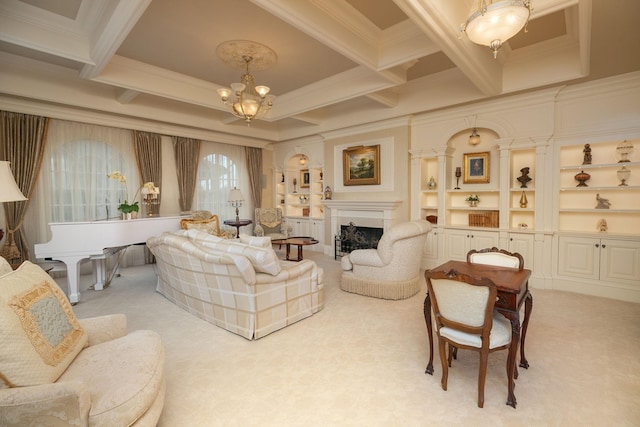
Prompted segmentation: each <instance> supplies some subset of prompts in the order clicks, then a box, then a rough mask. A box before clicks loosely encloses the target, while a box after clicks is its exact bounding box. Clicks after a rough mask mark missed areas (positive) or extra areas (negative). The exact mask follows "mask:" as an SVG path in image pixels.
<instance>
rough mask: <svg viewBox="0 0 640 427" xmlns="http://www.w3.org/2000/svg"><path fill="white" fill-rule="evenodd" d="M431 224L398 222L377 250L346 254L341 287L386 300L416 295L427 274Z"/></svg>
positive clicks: (342, 261) (388, 231)
mask: <svg viewBox="0 0 640 427" xmlns="http://www.w3.org/2000/svg"><path fill="white" fill-rule="evenodd" d="M429 231H431V224H429V223H428V222H427V221H424V220H416V221H410V222H404V223H401V224H396V225H394V226H392V227H391V228H389V229H388V230H387V231H385V232H384V234H383V235H382V237H381V238H380V241H379V242H378V248H377V249H357V250H355V251H353V252H351V253H350V254H348V255H346V256H344V257H342V260H341V263H342V269H343V270H344V271H343V272H342V280H341V283H340V288H341V289H342V290H344V291H347V292H353V293H356V294H360V295H366V296H371V297H375V298H384V299H393V300H397V299H404V298H409V297H410V296H412V295H415V294H416V293H417V292H418V291H419V290H420V286H421V284H422V283H424V279H423V277H422V276H421V275H420V264H421V261H422V255H423V252H424V247H425V243H426V240H427V234H428V233H429Z"/></svg>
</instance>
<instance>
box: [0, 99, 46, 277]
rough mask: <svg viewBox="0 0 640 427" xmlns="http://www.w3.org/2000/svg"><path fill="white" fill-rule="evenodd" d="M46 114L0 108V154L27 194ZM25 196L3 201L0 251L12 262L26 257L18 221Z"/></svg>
mask: <svg viewBox="0 0 640 427" xmlns="http://www.w3.org/2000/svg"><path fill="white" fill-rule="evenodd" d="M48 126H49V118H47V117H41V116H33V115H29V114H21V113H13V112H9V111H0V128H1V129H0V158H1V159H2V160H6V161H9V162H11V169H12V171H13V176H14V178H15V180H16V183H17V184H18V187H19V188H20V191H22V194H24V195H25V197H27V199H30V198H31V195H32V194H33V191H34V189H35V187H36V181H37V179H38V176H39V174H40V167H41V166H42V158H43V156H44V148H45V145H46V142H47V128H48ZM28 205H29V200H26V201H21V202H6V203H4V212H5V217H6V220H7V239H6V241H5V245H4V247H3V248H2V250H1V251H0V255H2V256H3V257H4V258H6V259H8V260H9V262H11V263H12V264H14V265H19V264H21V263H22V262H23V261H25V260H29V259H30V258H31V257H30V254H29V246H28V244H27V241H26V238H25V235H24V233H23V232H22V221H23V219H24V214H25V212H26V211H27V207H28Z"/></svg>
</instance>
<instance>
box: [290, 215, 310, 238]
mask: <svg viewBox="0 0 640 427" xmlns="http://www.w3.org/2000/svg"><path fill="white" fill-rule="evenodd" d="M288 224H289V225H290V226H291V237H308V236H309V221H308V220H306V219H291V220H289V222H288Z"/></svg>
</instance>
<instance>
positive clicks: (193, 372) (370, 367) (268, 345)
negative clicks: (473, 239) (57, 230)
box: [57, 251, 640, 427]
mask: <svg viewBox="0 0 640 427" xmlns="http://www.w3.org/2000/svg"><path fill="white" fill-rule="evenodd" d="M305 255H306V256H307V257H308V258H310V259H313V260H314V261H316V262H317V263H318V264H319V265H320V266H321V267H323V268H324V269H325V308H324V309H323V310H322V311H320V312H319V313H317V314H315V315H313V316H312V317H310V318H307V319H304V320H302V321H300V322H298V323H296V324H294V325H292V326H289V327H287V328H284V329H281V330H280V331H277V332H275V333H272V334H270V335H268V336H266V337H264V338H262V339H260V340H257V341H248V340H246V339H244V338H242V337H240V336H237V335H235V334H233V333H231V332H228V331H226V330H223V329H221V328H218V327H216V326H214V325H211V324H209V323H207V322H205V321H203V320H200V319H199V318H196V317H195V316H192V315H191V314H189V313H187V312H185V311H183V310H181V309H180V308H178V307H176V306H175V305H173V304H172V303H170V302H169V301H167V300H166V299H165V298H164V297H162V296H161V295H160V294H158V293H156V292H155V282H156V275H155V265H147V266H142V267H131V268H127V269H123V270H122V271H121V277H118V278H115V279H114V280H113V282H112V283H111V286H109V287H108V288H107V289H105V290H103V291H91V290H86V289H87V288H88V287H89V286H90V280H91V276H83V277H82V280H81V290H83V292H82V297H81V302H80V303H79V304H77V305H76V306H75V307H74V310H75V312H76V314H77V315H78V317H91V316H97V315H103V314H108V313H124V314H126V315H127V318H128V326H129V330H135V329H152V330H155V331H157V332H159V333H160V334H161V335H162V338H163V339H164V343H165V345H166V349H167V363H166V376H167V395H166V402H165V407H164V411H163V413H162V416H161V418H160V422H159V426H163V427H174V426H604V425H607V426H613V425H615V426H638V425H640V305H639V304H633V303H627V302H621V301H615V300H610V299H605V298H596V297H590V296H585V295H579V294H573V293H568V292H559V291H548V290H535V289H534V290H533V291H532V294H533V298H534V305H533V313H532V317H531V323H530V325H529V330H528V334H527V342H526V354H527V359H528V360H529V363H530V365H531V366H530V368H529V369H522V368H520V377H519V378H518V379H517V380H516V388H515V393H516V397H517V401H518V405H517V409H513V408H511V407H510V406H507V405H506V398H507V381H506V368H505V363H506V356H507V353H506V351H500V352H495V353H492V354H490V355H489V369H488V372H487V380H486V388H485V405H484V408H483V409H480V408H478V407H477V406H476V401H477V376H478V356H477V353H475V352H465V351H460V352H459V355H458V360H457V361H454V365H453V367H452V368H451V369H450V370H449V384H448V391H443V390H442V388H441V386H440V378H441V374H442V369H441V366H440V360H439V358H438V355H437V346H436V351H435V352H436V355H435V361H434V367H435V374H434V375H433V376H431V375H427V374H425V372H424V371H425V367H426V363H427V360H428V341H427V335H426V328H425V322H424V317H423V314H422V307H423V300H424V295H425V291H426V284H425V285H423V289H422V290H421V291H420V292H419V293H418V294H417V295H415V296H414V297H412V298H409V299H406V300H401V301H387V300H379V299H375V298H369V297H364V296H359V295H355V294H349V293H346V292H344V291H342V290H340V287H339V284H340V263H339V262H338V261H334V260H333V259H332V258H330V257H327V256H324V255H321V254H318V253H314V252H311V251H305ZM57 280H58V283H60V285H61V286H62V287H63V289H64V288H65V286H66V284H65V279H64V278H62V279H57ZM518 360H519V357H518Z"/></svg>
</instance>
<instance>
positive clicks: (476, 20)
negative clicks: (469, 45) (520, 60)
mask: <svg viewBox="0 0 640 427" xmlns="http://www.w3.org/2000/svg"><path fill="white" fill-rule="evenodd" d="M530 15H531V1H530V0H503V1H496V2H494V1H492V0H489V1H486V0H480V4H479V7H478V9H477V10H476V11H475V12H473V13H472V14H471V16H469V18H468V19H467V22H465V23H464V24H462V26H461V28H460V31H462V32H463V33H466V34H467V37H469V40H471V41H472V42H474V43H476V44H479V45H483V46H489V48H490V49H491V51H492V52H493V57H494V58H497V57H498V49H500V46H502V44H503V43H505V42H506V41H507V40H509V39H510V38H511V37H513V36H515V35H516V34H518V32H519V31H520V30H521V29H522V28H523V27H525V26H526V25H527V23H528V22H529V16H530ZM526 31H527V30H526V28H525V32H526Z"/></svg>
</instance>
